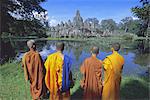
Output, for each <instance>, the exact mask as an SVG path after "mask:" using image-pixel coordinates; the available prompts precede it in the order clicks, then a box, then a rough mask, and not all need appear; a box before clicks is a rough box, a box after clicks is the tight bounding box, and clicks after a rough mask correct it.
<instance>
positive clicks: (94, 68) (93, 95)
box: [80, 47, 102, 100]
mask: <svg viewBox="0 0 150 100" xmlns="http://www.w3.org/2000/svg"><path fill="white" fill-rule="evenodd" d="M91 52H92V55H91V57H89V58H87V59H85V61H84V62H83V64H82V66H81V69H80V70H81V73H82V74H83V79H82V80H81V87H82V88H83V89H84V99H85V100H100V99H101V92H102V76H101V75H102V61H100V60H99V59H97V57H96V56H97V55H98V53H99V48H98V47H93V48H92V50H91Z"/></svg>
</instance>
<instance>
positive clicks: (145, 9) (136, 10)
mask: <svg viewBox="0 0 150 100" xmlns="http://www.w3.org/2000/svg"><path fill="white" fill-rule="evenodd" d="M140 3H141V4H142V5H141V6H136V7H133V8H132V9H131V11H132V12H133V14H134V16H136V17H138V18H139V19H141V20H142V24H141V36H150V33H148V30H149V29H150V21H149V19H150V17H149V16H150V10H149V9H150V3H149V1H148V0H140Z"/></svg>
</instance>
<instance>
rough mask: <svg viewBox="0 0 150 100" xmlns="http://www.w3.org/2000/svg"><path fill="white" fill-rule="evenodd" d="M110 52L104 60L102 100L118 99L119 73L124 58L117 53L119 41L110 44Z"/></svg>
mask: <svg viewBox="0 0 150 100" xmlns="http://www.w3.org/2000/svg"><path fill="white" fill-rule="evenodd" d="M111 49H112V54H111V55H109V56H107V57H106V58H105V59H104V61H103V64H104V87H103V93H102V100H120V83H121V73H122V69H123V65H124V58H123V57H122V56H121V55H120V54H119V53H118V51H119V49H120V44H119V43H114V44H112V48H111Z"/></svg>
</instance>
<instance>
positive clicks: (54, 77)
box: [45, 52, 71, 95]
mask: <svg viewBox="0 0 150 100" xmlns="http://www.w3.org/2000/svg"><path fill="white" fill-rule="evenodd" d="M45 67H46V77H45V82H46V86H47V88H48V89H49V91H50V94H53V95H56V94H57V93H58V92H60V90H61V91H62V92H66V91H68V90H69V89H70V88H69V86H70V81H71V80H70V79H69V78H70V77H69V75H70V73H71V71H70V68H71V59H70V58H69V57H68V56H66V55H64V59H62V57H61V53H60V52H55V53H53V54H51V55H49V56H48V58H47V60H46V62H45Z"/></svg>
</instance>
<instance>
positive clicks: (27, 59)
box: [22, 51, 46, 99]
mask: <svg viewBox="0 0 150 100" xmlns="http://www.w3.org/2000/svg"><path fill="white" fill-rule="evenodd" d="M22 63H23V67H24V75H25V80H26V81H27V80H30V92H31V96H32V98H33V99H39V98H40V96H41V95H42V94H43V93H44V92H45V91H46V88H45V84H44V71H45V70H44V69H45V68H44V64H43V62H42V59H41V56H40V55H39V53H38V52H36V51H29V52H27V53H25V54H24V56H23V58H22Z"/></svg>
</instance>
